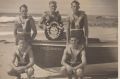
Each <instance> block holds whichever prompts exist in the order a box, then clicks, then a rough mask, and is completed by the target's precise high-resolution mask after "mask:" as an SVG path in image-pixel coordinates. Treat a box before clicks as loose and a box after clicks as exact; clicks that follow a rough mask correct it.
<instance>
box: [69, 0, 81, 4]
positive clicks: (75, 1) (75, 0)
mask: <svg viewBox="0 0 120 79" xmlns="http://www.w3.org/2000/svg"><path fill="white" fill-rule="evenodd" d="M73 3H75V4H77V5H80V3H79V2H78V1H77V0H74V1H72V2H71V5H72V4H73Z"/></svg>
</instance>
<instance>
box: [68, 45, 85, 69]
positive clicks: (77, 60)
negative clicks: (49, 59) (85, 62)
mask: <svg viewBox="0 0 120 79" xmlns="http://www.w3.org/2000/svg"><path fill="white" fill-rule="evenodd" d="M83 49H84V48H83V47H82V48H81V49H80V51H79V53H78V55H77V56H76V57H74V56H73V53H74V52H73V51H72V49H71V48H70V47H69V49H68V50H69V51H68V52H70V53H67V59H66V63H68V64H69V65H71V66H73V67H74V66H77V65H79V64H80V63H82V60H81V56H82V55H81V52H82V50H83Z"/></svg>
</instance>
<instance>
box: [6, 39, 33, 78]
mask: <svg viewBox="0 0 120 79" xmlns="http://www.w3.org/2000/svg"><path fill="white" fill-rule="evenodd" d="M28 49H29V50H28ZM16 61H17V63H16ZM33 65H34V56H33V52H32V49H31V48H30V46H29V44H28V43H27V42H26V41H25V40H19V42H18V48H17V50H16V51H15V53H14V54H13V57H12V62H11V69H10V70H9V71H8V74H9V75H10V76H16V77H17V79H21V74H22V73H26V74H27V77H28V79H31V76H32V75H33V74H34V69H33V67H32V66H33Z"/></svg>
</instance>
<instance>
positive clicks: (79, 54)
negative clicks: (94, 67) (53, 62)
mask: <svg viewBox="0 0 120 79" xmlns="http://www.w3.org/2000/svg"><path fill="white" fill-rule="evenodd" d="M75 33H77V32H73V33H72V32H71V36H70V43H69V44H68V46H67V47H66V48H65V50H64V54H63V57H62V61H61V64H62V65H63V67H62V68H61V71H62V74H63V75H64V74H65V75H67V76H68V79H72V77H74V78H75V79H83V71H84V67H85V65H86V55H85V46H84V42H82V41H81V39H82V37H83V36H82V35H81V36H80V35H79V34H75ZM79 38H81V39H79ZM78 42H80V43H78Z"/></svg>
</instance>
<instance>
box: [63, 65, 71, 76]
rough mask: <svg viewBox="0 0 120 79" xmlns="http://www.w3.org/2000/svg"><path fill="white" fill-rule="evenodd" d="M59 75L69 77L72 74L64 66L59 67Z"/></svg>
mask: <svg viewBox="0 0 120 79" xmlns="http://www.w3.org/2000/svg"><path fill="white" fill-rule="evenodd" d="M61 74H62V75H71V74H72V70H70V69H67V68H66V67H65V66H63V67H61Z"/></svg>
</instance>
